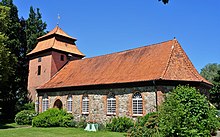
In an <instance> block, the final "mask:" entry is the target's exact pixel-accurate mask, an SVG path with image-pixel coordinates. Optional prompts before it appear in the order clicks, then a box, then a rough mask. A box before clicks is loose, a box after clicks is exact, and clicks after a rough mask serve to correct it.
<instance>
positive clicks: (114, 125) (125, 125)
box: [106, 117, 134, 132]
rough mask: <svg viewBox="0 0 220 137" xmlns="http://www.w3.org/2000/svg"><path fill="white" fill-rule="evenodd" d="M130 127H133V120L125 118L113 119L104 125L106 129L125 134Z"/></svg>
mask: <svg viewBox="0 0 220 137" xmlns="http://www.w3.org/2000/svg"><path fill="white" fill-rule="evenodd" d="M132 126H134V122H133V120H132V119H130V118H127V117H114V118H113V119H111V121H110V122H109V123H107V124H106V128H107V129H109V130H110V131H114V132H127V131H128V129H129V128H131V127H132Z"/></svg>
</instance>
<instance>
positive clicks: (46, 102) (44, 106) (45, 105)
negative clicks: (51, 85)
mask: <svg viewBox="0 0 220 137" xmlns="http://www.w3.org/2000/svg"><path fill="white" fill-rule="evenodd" d="M48 108H49V99H48V97H47V95H46V94H45V95H44V97H43V99H42V112H44V111H46V110H47V109H48Z"/></svg>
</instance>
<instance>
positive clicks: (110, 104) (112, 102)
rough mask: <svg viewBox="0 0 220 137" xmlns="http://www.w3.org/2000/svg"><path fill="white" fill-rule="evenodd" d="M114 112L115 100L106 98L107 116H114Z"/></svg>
mask: <svg viewBox="0 0 220 137" xmlns="http://www.w3.org/2000/svg"><path fill="white" fill-rule="evenodd" d="M115 111H116V99H115V98H113V97H112V98H107V114H115Z"/></svg>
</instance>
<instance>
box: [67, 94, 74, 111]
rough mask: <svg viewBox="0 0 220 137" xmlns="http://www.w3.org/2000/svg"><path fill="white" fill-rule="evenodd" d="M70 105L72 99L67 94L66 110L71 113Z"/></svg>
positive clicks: (71, 104)
mask: <svg viewBox="0 0 220 137" xmlns="http://www.w3.org/2000/svg"><path fill="white" fill-rule="evenodd" d="M72 107H73V100H72V97H71V96H69V97H68V99H67V112H68V113H72Z"/></svg>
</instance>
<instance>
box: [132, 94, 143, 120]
mask: <svg viewBox="0 0 220 137" xmlns="http://www.w3.org/2000/svg"><path fill="white" fill-rule="evenodd" d="M132 114H133V116H143V99H142V95H141V93H139V92H136V93H134V95H133V97H132Z"/></svg>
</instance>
